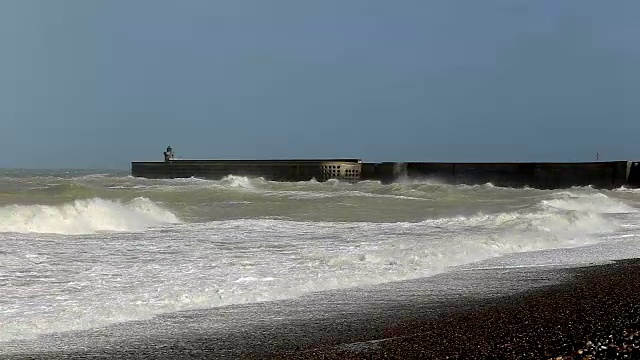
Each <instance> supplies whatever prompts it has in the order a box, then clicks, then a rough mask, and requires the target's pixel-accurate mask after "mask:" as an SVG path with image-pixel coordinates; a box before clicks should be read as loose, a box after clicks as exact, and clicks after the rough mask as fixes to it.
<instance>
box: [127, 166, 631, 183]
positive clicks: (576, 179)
mask: <svg viewBox="0 0 640 360" xmlns="http://www.w3.org/2000/svg"><path fill="white" fill-rule="evenodd" d="M131 173H132V175H133V176H140V177H147V178H185V177H198V178H205V179H220V178H223V177H225V176H228V175H238V176H250V177H263V178H265V179H267V180H274V181H308V180H311V179H316V180H318V181H326V180H329V179H339V180H343V181H349V182H356V181H359V180H376V181H380V182H382V183H384V184H388V183H392V182H397V181H401V180H402V179H411V180H415V179H418V180H419V179H422V180H425V179H426V180H429V179H431V180H435V181H439V182H445V183H450V184H468V185H477V184H486V183H492V184H493V185H496V186H506V187H523V186H529V187H533V188H539V189H558V188H569V187H572V186H593V187H595V188H603V189H612V188H619V187H621V186H628V187H640V162H628V161H612V162H587V163H429V162H408V163H407V162H382V163H362V162H361V161H360V160H359V159H313V160H167V161H165V162H133V163H132V164H131Z"/></svg>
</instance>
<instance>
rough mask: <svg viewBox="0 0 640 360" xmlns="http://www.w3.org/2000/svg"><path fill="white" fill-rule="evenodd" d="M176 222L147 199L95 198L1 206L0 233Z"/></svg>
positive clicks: (73, 231)
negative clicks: (117, 199)
mask: <svg viewBox="0 0 640 360" xmlns="http://www.w3.org/2000/svg"><path fill="white" fill-rule="evenodd" d="M177 222H179V220H178V218H177V217H176V216H175V215H174V214H173V213H171V212H170V211H168V210H165V209H163V208H161V207H159V206H158V205H157V204H155V203H154V202H152V201H151V200H149V199H147V198H136V199H134V200H132V201H130V202H127V203H122V202H117V201H111V200H105V199H100V198H94V199H88V200H75V201H74V202H72V203H67V204H63V205H9V206H4V207H0V232H17V233H53V234H68V235H71V234H90V233H95V232H99V231H142V230H146V229H148V228H150V227H154V226H158V225H162V224H168V223H177Z"/></svg>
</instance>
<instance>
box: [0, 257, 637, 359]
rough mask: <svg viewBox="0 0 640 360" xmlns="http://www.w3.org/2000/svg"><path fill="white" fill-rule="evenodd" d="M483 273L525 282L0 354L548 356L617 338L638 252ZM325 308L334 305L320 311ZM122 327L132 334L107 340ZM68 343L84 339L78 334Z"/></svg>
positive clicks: (206, 313) (184, 321)
mask: <svg viewBox="0 0 640 360" xmlns="http://www.w3.org/2000/svg"><path fill="white" fill-rule="evenodd" d="M514 275H515V276H520V277H521V278H520V280H518V279H516V278H514V277H513V276H514ZM456 276H459V277H465V278H466V277H468V276H470V274H466V273H464V272H463V273H458V274H457V275H456ZM481 276H484V275H481ZM502 276H506V277H504V278H502ZM490 279H492V281H494V282H495V283H496V285H497V286H498V288H500V284H501V282H504V281H507V283H510V284H514V282H513V281H514V280H515V281H516V282H515V286H516V287H517V286H518V285H517V284H518V281H522V282H523V283H522V286H524V285H525V284H529V285H530V286H531V287H530V288H529V290H521V291H519V292H515V293H514V292H513V291H511V290H509V289H508V288H502V289H503V291H505V292H504V293H503V294H499V293H497V294H496V295H492V296H490V297H489V298H483V297H481V296H477V295H470V296H467V295H465V294H466V293H465V292H463V293H459V294H458V295H455V294H453V295H452V296H448V297H447V296H445V297H444V298H442V299H440V298H439V296H437V294H436V296H434V295H433V294H424V295H421V292H423V291H428V290H418V291H417V292H413V293H410V294H411V295H410V296H411V298H410V299H407V300H406V301H401V302H397V303H395V302H394V303H392V304H391V303H387V302H385V300H384V299H382V303H380V304H378V305H376V304H375V303H371V302H369V303H367V301H368V300H366V299H369V298H370V296H371V293H367V292H366V290H362V289H361V290H350V291H347V292H345V294H347V295H348V297H343V295H344V294H343V295H340V294H320V295H318V296H320V297H321V298H320V302H319V304H324V305H322V307H321V308H316V309H311V308H309V307H306V308H305V307H304V306H300V303H299V302H298V301H299V300H291V301H284V302H280V303H278V304H277V306H276V308H274V307H273V306H274V304H273V303H264V304H260V303H257V304H253V305H251V306H252V307H254V308H261V309H264V311H265V313H264V316H266V317H267V318H268V317H269V314H272V315H273V314H274V313H278V314H280V315H282V316H284V318H283V321H281V322H273V321H263V322H262V323H261V324H260V325H256V326H251V327H244V326H240V327H238V329H236V330H232V331H226V332H217V331H211V330H210V331H187V330H185V328H188V327H189V326H191V325H194V324H198V323H207V322H211V321H215V320H214V319H215V316H221V315H220V314H218V313H220V312H224V311H229V310H222V309H216V310H212V309H208V310H203V311H193V312H186V313H180V314H174V315H167V316H169V320H175V321H177V322H173V323H174V324H175V325H174V330H176V332H175V333H174V334H175V336H167V335H166V334H165V335H162V334H153V333H148V332H147V331H146V330H145V327H136V326H137V325H136V324H135V323H132V324H120V325H117V326H114V327H108V328H105V329H96V330H95V332H90V333H89V338H87V339H90V338H91V336H97V337H98V338H102V339H103V340H104V341H103V342H102V345H100V344H99V343H95V344H94V345H89V344H90V343H89V342H87V343H86V345H87V346H88V347H86V348H85V350H80V349H77V348H76V349H75V350H67V351H64V350H54V351H45V352H41V351H32V352H30V353H29V352H28V353H20V354H13V355H0V359H83V358H87V357H90V358H100V359H108V358H123V359H140V358H144V359H183V358H189V359H221V358H230V359H237V358H242V359H265V358H271V359H420V358H428V359H521V358H526V359H555V357H557V356H563V355H569V354H572V353H573V352H574V351H575V350H578V348H580V347H582V348H584V347H585V346H586V342H587V341H588V340H592V342H594V343H595V342H597V338H598V339H599V338H607V337H608V336H609V335H611V334H614V335H615V336H616V337H619V335H620V334H622V332H623V331H624V330H625V328H629V327H634V326H635V327H636V329H637V327H638V326H640V325H639V324H640V291H638V290H640V259H629V260H620V261H614V262H613V263H609V264H599V265H585V266H583V267H574V268H560V269H554V268H550V269H542V270H535V269H532V271H531V272H524V273H523V272H515V273H513V274H511V275H509V273H507V274H503V275H501V274H500V272H494V273H493V276H491V277H490ZM439 281H440V282H441V283H446V282H448V281H451V278H444V279H440V280H439ZM418 283H419V280H418ZM470 283H471V284H474V280H473V279H471V282H470ZM536 284H537V285H536ZM396 285H397V286H398V289H402V288H406V285H403V284H396ZM471 286H473V285H471ZM516 289H517V288H516ZM369 291H376V290H375V289H373V290H369ZM498 291H499V290H498ZM515 291H517V290H515ZM505 293H506V294H511V295H504V294H505ZM460 294H462V295H460ZM358 299H361V300H360V303H361V304H362V306H360V307H359V308H358V310H357V311H356V312H353V311H354V310H353V309H352V308H349V307H348V306H347V307H345V306H344V305H343V304H344V301H347V300H348V301H355V302H358ZM329 307H331V308H333V309H336V310H337V311H334V312H331V313H330V314H329V315H323V314H324V312H325V311H330V310H329V309H328V308H329ZM212 311H215V313H212ZM292 311H293V312H292ZM310 312H311V313H310ZM215 314H218V315H215ZM299 315H304V316H306V318H302V317H298V316H299ZM175 316H179V317H181V318H175ZM163 319H165V320H166V319H167V317H166V316H165V317H159V318H158V319H156V320H153V321H152V322H151V323H150V324H149V326H151V328H154V327H157V326H158V325H161V324H163V322H162V320H163ZM161 326H163V325H161ZM164 326H166V325H164ZM147 329H148V328H147ZM132 330H133V331H134V332H133V333H132V332H131V331H132ZM105 331H106V332H105ZM91 333H93V334H94V335H91ZM126 333H129V334H131V335H135V336H134V337H131V338H128V339H121V340H115V339H117V338H120V337H121V335H122V334H126ZM79 335H82V334H79ZM638 338H640V337H638ZM114 340H115V341H114ZM636 340H637V339H636ZM77 341H81V342H82V341H84V340H82V336H81V337H78V338H77ZM54 348H55V347H54ZM639 354H640V350H639ZM598 358H601V357H598Z"/></svg>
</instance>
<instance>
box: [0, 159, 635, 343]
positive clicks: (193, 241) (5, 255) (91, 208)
mask: <svg viewBox="0 0 640 360" xmlns="http://www.w3.org/2000/svg"><path fill="white" fill-rule="evenodd" d="M639 209H640V192H636V191H634V190H629V189H618V190H614V191H598V190H594V189H591V188H572V189H565V190H557V191H542V190H535V189H511V188H499V187H494V186H492V185H491V184H486V185H480V186H451V185H446V184H439V183H432V182H429V181H428V180H424V181H415V182H402V183H395V184H390V185H381V184H380V183H378V182H361V183H358V184H347V183H341V182H337V181H329V182H326V183H318V182H313V181H312V182H298V183H277V182H268V181H264V180H262V179H253V178H251V179H250V178H244V177H234V176H230V177H227V178H225V179H222V180H220V181H208V180H200V179H175V180H148V179H140V178H132V177H129V176H126V174H117V173H104V174H92V173H90V172H86V171H85V172H75V173H55V172H46V171H40V172H33V171H4V172H2V173H0V349H1V348H2V346H3V345H2V344H3V343H5V344H6V343H7V342H8V341H11V340H20V339H32V338H35V337H37V336H38V335H43V334H51V333H56V332H61V331H67V330H83V329H90V328H95V327H100V326H104V325H109V324H114V323H120V322H126V321H131V320H144V319H149V318H151V317H153V316H154V315H158V314H163V313H172V312H177V311H181V310H189V309H205V308H216V307H223V306H226V305H231V304H244V303H254V302H261V301H273V300H279V299H287V298H296V297H299V296H301V295H305V294H309V293H312V292H318V291H326V290H335V289H349V288H353V287H362V286H368V285H376V284H385V283H391V282H397V281H402V280H408V279H417V278H425V277H429V276H433V275H435V274H441V273H444V272H449V271H455V270H456V269H460V268H461V267H462V268H465V269H467V271H468V270H469V269H474V268H486V267H523V266H524V267H526V266H540V265H555V266H557V265H560V266H573V265H575V264H581V263H592V262H601V261H607V260H612V259H620V258H630V257H638V256H640V237H639V236H638V235H640V227H639V226H640V222H639V220H640V213H639V212H638V210H639ZM0 352H1V351H0Z"/></svg>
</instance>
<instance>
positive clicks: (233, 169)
mask: <svg viewBox="0 0 640 360" xmlns="http://www.w3.org/2000/svg"><path fill="white" fill-rule="evenodd" d="M361 165H362V164H361V163H360V161H359V160H357V159H317V160H170V161H165V162H160V161H157V162H132V163H131V175H132V176H136V177H145V178H156V179H157V178H161V179H162V178H189V177H195V178H203V179H213V180H216V179H221V178H224V177H225V176H229V175H237V176H249V177H262V178H265V179H266V180H273V181H309V180H311V179H316V180H318V181H326V180H329V179H340V180H345V181H357V180H359V179H360V174H361Z"/></svg>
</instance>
